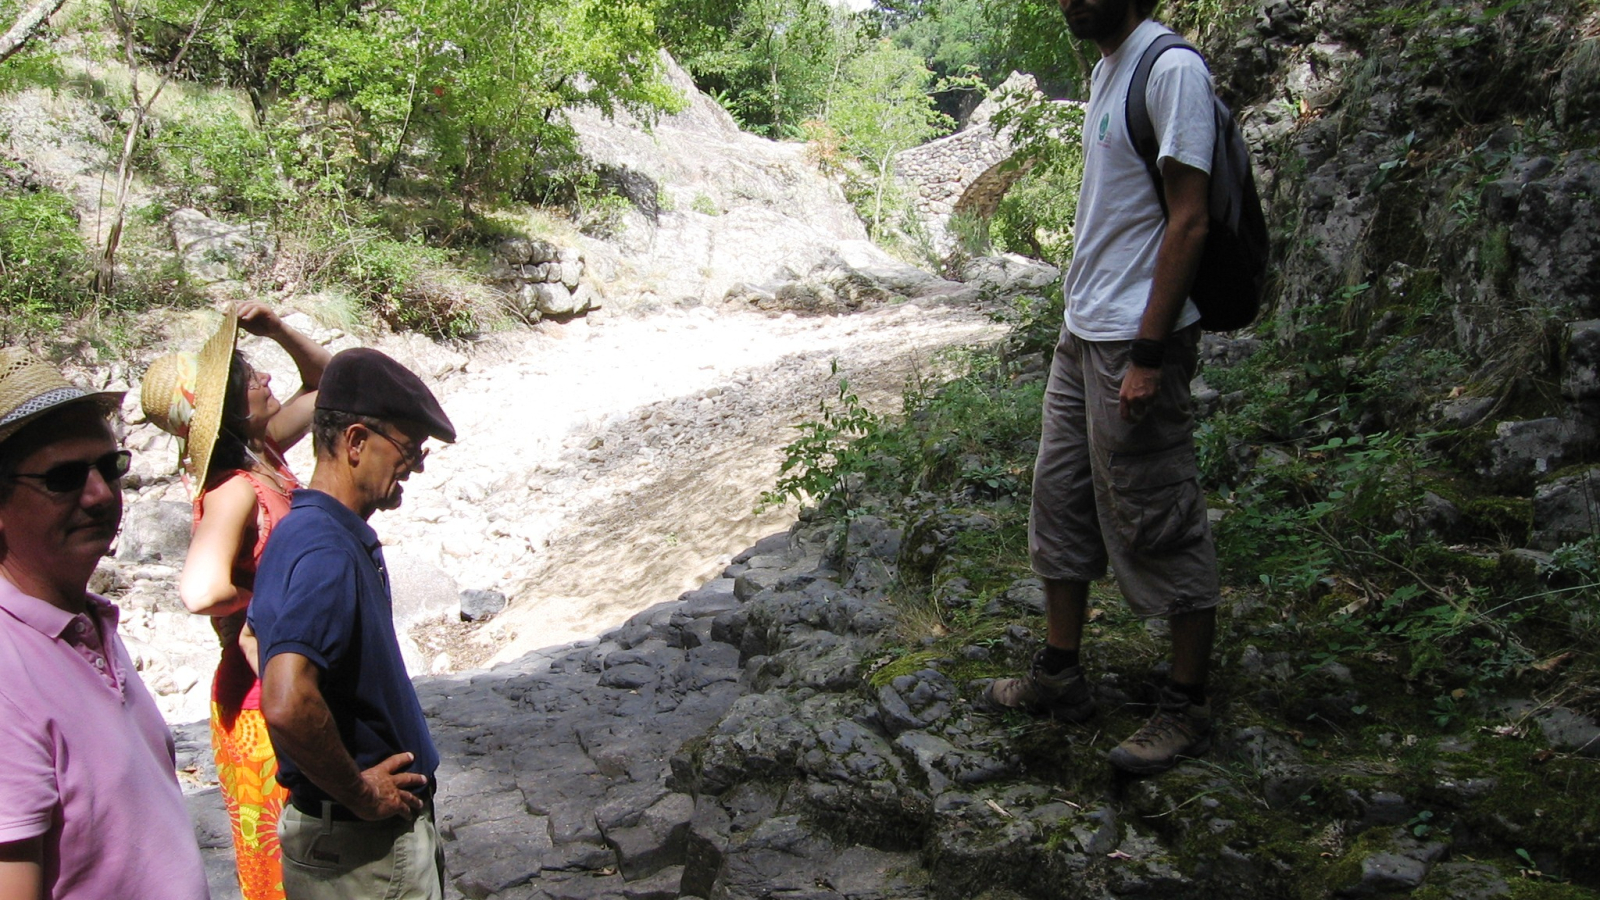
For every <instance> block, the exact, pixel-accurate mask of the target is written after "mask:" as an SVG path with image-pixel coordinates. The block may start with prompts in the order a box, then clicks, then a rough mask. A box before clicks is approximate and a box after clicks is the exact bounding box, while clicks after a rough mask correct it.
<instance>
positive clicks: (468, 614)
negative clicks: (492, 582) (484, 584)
mask: <svg viewBox="0 0 1600 900" xmlns="http://www.w3.org/2000/svg"><path fill="white" fill-rule="evenodd" d="M460 602H461V620H462V621H463V622H486V621H488V620H489V619H492V618H494V617H495V616H496V615H498V614H500V613H501V612H503V611H504V610H505V608H506V595H505V594H502V593H500V592H499V591H489V590H481V589H478V588H468V589H467V590H464V591H462V592H461V601H460Z"/></svg>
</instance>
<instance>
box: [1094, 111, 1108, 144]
mask: <svg viewBox="0 0 1600 900" xmlns="http://www.w3.org/2000/svg"><path fill="white" fill-rule="evenodd" d="M1110 130H1111V113H1108V112H1103V113H1101V114H1100V127H1099V129H1098V132H1099V133H1098V134H1096V135H1095V139H1096V140H1098V141H1099V142H1100V143H1102V144H1104V143H1105V142H1106V132H1108V131H1110Z"/></svg>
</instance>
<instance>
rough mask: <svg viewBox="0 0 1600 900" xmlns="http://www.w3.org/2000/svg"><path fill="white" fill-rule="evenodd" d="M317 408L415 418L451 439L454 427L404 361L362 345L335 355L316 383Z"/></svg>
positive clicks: (390, 418) (397, 418)
mask: <svg viewBox="0 0 1600 900" xmlns="http://www.w3.org/2000/svg"><path fill="white" fill-rule="evenodd" d="M317 409H331V410H335V411H337V412H344V413H351V414H353V415H357V416H371V417H373V418H374V419H383V420H385V421H388V422H398V421H402V420H404V421H410V422H416V423H417V424H419V425H422V426H424V427H426V428H427V429H428V434H429V435H431V436H432V437H435V438H438V439H439V440H441V441H444V442H445V443H447V444H449V443H454V442H455V439H456V427H455V426H454V425H451V424H450V417H449V416H446V415H445V414H444V410H443V409H441V408H440V407H439V401H438V400H437V399H435V398H434V396H433V392H432V391H430V390H428V386H427V385H425V384H423V383H422V379H421V378H418V377H417V376H416V373H414V372H412V371H411V370H410V369H408V368H406V367H405V366H402V365H400V364H399V363H397V362H395V361H394V360H392V359H390V358H389V357H387V356H385V355H383V354H382V353H379V352H378V351H376V350H373V349H370V348H367V347H356V348H353V349H350V350H344V351H341V352H339V353H336V354H334V357H333V360H332V361H331V362H329V363H328V368H327V369H326V370H324V371H323V373H322V382H321V383H320V384H318V385H317Z"/></svg>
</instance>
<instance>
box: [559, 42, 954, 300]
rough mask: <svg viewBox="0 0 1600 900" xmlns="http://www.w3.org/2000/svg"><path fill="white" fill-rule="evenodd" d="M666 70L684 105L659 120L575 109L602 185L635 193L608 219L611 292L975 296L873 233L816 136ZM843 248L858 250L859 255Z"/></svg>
mask: <svg viewBox="0 0 1600 900" xmlns="http://www.w3.org/2000/svg"><path fill="white" fill-rule="evenodd" d="M662 66H663V68H664V71H665V75H666V78H667V80H668V82H669V83H670V84H671V85H672V86H673V87H674V88H676V89H677V91H678V93H679V94H680V95H681V96H682V97H683V98H684V102H685V106H684V108H683V109H682V110H681V111H679V112H677V113H673V114H670V115H663V116H660V117H659V118H658V119H656V121H654V122H653V123H643V122H640V121H638V120H637V119H634V118H632V117H630V116H628V115H625V114H618V115H616V116H614V117H608V116H605V115H601V114H600V113H598V112H595V111H593V110H576V111H573V112H571V113H569V116H568V118H569V121H570V122H571V123H572V125H573V127H574V129H576V131H577V132H578V136H579V144H580V146H581V148H582V151H583V153H584V155H585V156H586V157H587V158H588V159H589V160H590V161H591V162H592V163H593V164H595V165H596V166H597V172H598V175H599V180H600V182H601V183H602V184H603V185H604V186H606V187H607V188H608V189H610V190H611V191H612V192H613V193H614V194H615V195H616V196H618V197H621V198H624V199H625V200H626V201H627V208H626V210H625V211H623V212H622V213H621V214H620V216H619V219H618V221H615V222H608V223H607V224H606V225H605V228H604V230H605V232H606V241H607V243H609V244H610V245H611V246H613V247H614V248H615V249H616V252H617V253H618V254H619V261H620V263H621V266H620V267H619V272H618V275H617V278H616V280H615V281H614V282H612V283H611V284H610V285H609V286H608V287H607V291H608V292H609V293H615V294H617V295H618V296H625V297H629V298H632V299H634V300H635V301H636V302H652V301H654V302H672V303H679V302H683V301H684V300H685V299H687V300H689V301H691V302H718V301H721V300H723V299H725V298H731V299H732V300H733V301H734V302H735V303H737V304H739V305H749V306H754V307H756V308H760V309H769V310H793V311H797V312H811V313H820V312H837V311H842V310H847V309H856V308H860V307H861V306H862V305H864V304H865V305H870V304H871V303H874V302H880V301H898V300H903V299H907V298H908V297H912V298H927V297H930V296H935V295H939V296H944V295H950V296H952V297H953V298H954V299H955V301H957V302H961V301H963V300H964V299H965V298H966V297H968V296H970V295H964V294H962V292H961V289H960V287H959V286H958V285H955V284H951V283H948V282H940V281H939V279H936V278H934V277H933V276H931V275H929V274H927V273H926V272H921V271H920V270H917V269H915V267H913V266H909V265H907V264H906V263H904V262H901V261H899V260H896V259H894V258H893V257H891V256H889V255H888V254H886V253H884V252H883V251H882V250H880V249H878V248H877V247H875V246H873V245H872V244H871V243H870V242H868V241H867V233H866V228H865V227H864V226H863V225H862V223H861V219H860V217H859V216H857V215H856V212H855V209H854V208H853V207H851V205H850V204H849V203H848V202H847V201H846V200H845V198H844V192H843V190H842V189H841V187H840V186H839V184H838V183H836V182H835V181H834V180H832V179H830V178H828V177H827V176H825V175H824V174H823V173H822V172H821V170H820V169H819V167H818V166H817V164H816V162H815V161H814V160H813V159H811V158H810V156H809V155H808V154H809V150H808V148H807V146H806V145H804V144H800V143H792V142H780V141H770V140H766V139H763V138H759V137H756V136H755V135H751V134H746V133H745V132H742V131H740V130H739V127H738V125H737V123H735V122H734V120H733V117H732V116H730V115H729V114H728V113H727V111H726V110H724V109H723V108H722V107H721V106H719V105H718V104H717V103H716V101H714V100H712V99H711V98H709V97H707V96H705V95H704V94H702V93H700V91H699V90H698V89H696V88H695V86H694V81H693V80H692V79H691V78H690V77H689V75H688V74H687V73H686V72H684V71H683V69H682V68H680V67H679V66H678V64H677V63H676V62H674V61H673V60H672V58H671V57H670V56H667V55H666V54H665V53H663V54H662ZM841 246H849V247H853V248H854V249H852V250H849V251H847V252H846V254H845V255H846V256H847V257H848V264H847V265H841V264H840V263H841V260H840V253H841V251H840V247H841ZM912 273H915V274H914V275H913V274H912ZM931 282H938V284H937V285H933V284H930V283H931ZM786 286H792V287H790V289H789V290H787V291H785V290H783V288H785V287H786ZM913 288H914V290H912V289H913ZM908 291H910V292H909V293H908Z"/></svg>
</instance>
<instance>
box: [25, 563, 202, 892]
mask: <svg viewBox="0 0 1600 900" xmlns="http://www.w3.org/2000/svg"><path fill="white" fill-rule="evenodd" d="M89 606H90V609H91V611H92V613H93V615H77V616H74V615H72V614H71V613H68V612H66V611H65V610H62V609H59V608H57V607H55V606H52V605H51V604H49V603H46V602H44V601H43V600H39V599H37V598H34V597H30V596H28V595H27V594H24V593H22V591H20V590H18V589H17V587H16V586H15V585H13V584H12V583H11V582H10V581H7V580H6V579H5V578H3V577H0V844H3V843H11V842H14V841H22V840H28V839H30V838H36V837H43V839H44V880H45V895H46V896H47V897H49V898H50V900H142V898H148V900H200V898H208V897H209V894H208V892H207V890H206V876H205V869H204V866H203V864H202V863H201V860H200V848H199V846H198V845H197V844H196V843H195V836H194V825H193V824H192V823H191V822H190V821H189V813H188V810H187V808H186V807H185V806H184V802H183V794H182V792H181V791H180V790H179V789H178V779H177V776H176V775H175V774H174V772H173V756H172V735H171V733H170V732H169V731H168V730H167V726H166V723H165V722H163V721H162V720H161V713H160V711H159V710H157V709H156V704H155V700H153V699H152V698H151V697H150V693H149V692H148V691H146V690H145V687H144V682H142V681H140V680H139V674H138V673H137V672H135V671H134V668H133V661H132V660H131V659H129V657H128V651H127V648H125V647H123V645H122V639H121V638H120V637H118V636H117V608H116V607H115V606H113V605H112V604H111V603H110V602H109V601H107V600H106V599H104V598H102V597H98V596H95V595H94V594H90V595H89Z"/></svg>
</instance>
